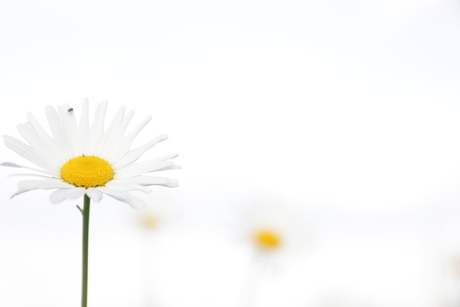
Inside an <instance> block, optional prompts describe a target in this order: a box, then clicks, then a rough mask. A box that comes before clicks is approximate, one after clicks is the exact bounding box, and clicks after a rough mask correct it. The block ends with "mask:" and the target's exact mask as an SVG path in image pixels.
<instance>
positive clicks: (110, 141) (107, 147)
mask: <svg viewBox="0 0 460 307" xmlns="http://www.w3.org/2000/svg"><path fill="white" fill-rule="evenodd" d="M124 114H125V108H124V107H121V108H120V109H119V110H118V112H117V114H116V115H115V117H114V118H113V120H112V122H111V123H110V125H109V128H107V131H106V133H105V134H104V137H103V139H102V146H101V149H100V151H99V152H98V156H99V157H101V158H103V159H106V160H107V155H109V154H110V153H112V152H113V149H114V143H116V142H119V141H120V138H121V137H123V135H120V134H119V131H120V125H121V123H122V121H123V117H124Z"/></svg>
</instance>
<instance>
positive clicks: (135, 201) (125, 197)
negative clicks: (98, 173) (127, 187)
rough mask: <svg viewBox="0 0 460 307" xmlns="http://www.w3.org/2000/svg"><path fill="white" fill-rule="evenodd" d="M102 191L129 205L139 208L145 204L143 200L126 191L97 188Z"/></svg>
mask: <svg viewBox="0 0 460 307" xmlns="http://www.w3.org/2000/svg"><path fill="white" fill-rule="evenodd" d="M97 189H98V190H99V191H101V192H102V193H104V194H106V195H108V196H110V197H112V198H114V199H116V200H119V201H122V202H125V203H127V204H129V205H130V206H131V207H133V208H136V209H140V208H144V207H145V206H146V204H145V202H144V201H143V200H141V199H140V198H138V197H135V196H133V195H131V194H129V193H127V192H119V191H113V190H110V189H108V188H106V187H98V188H97Z"/></svg>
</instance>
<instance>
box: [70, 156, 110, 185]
mask: <svg viewBox="0 0 460 307" xmlns="http://www.w3.org/2000/svg"><path fill="white" fill-rule="evenodd" d="M113 174H114V171H113V168H112V166H111V165H110V163H109V162H107V161H105V160H104V159H101V158H98V157H95V156H81V157H76V158H73V159H70V160H69V161H67V163H66V164H64V166H63V167H62V168H61V176H62V179H64V180H65V181H66V182H68V183H70V184H73V185H75V186H77V187H85V188H92V187H99V186H103V185H105V184H106V183H107V182H109V181H110V180H112V178H113Z"/></svg>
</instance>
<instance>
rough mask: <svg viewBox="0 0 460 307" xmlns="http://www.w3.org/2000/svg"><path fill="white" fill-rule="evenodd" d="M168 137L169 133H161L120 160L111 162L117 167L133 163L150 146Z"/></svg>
mask: <svg viewBox="0 0 460 307" xmlns="http://www.w3.org/2000/svg"><path fill="white" fill-rule="evenodd" d="M167 139H168V136H167V135H165V134H161V135H159V136H157V137H156V138H154V139H153V140H151V141H150V142H148V143H147V144H145V145H144V146H141V147H139V148H136V149H133V150H130V151H129V152H128V153H127V154H126V155H124V156H123V157H122V158H121V159H120V160H118V161H113V163H111V164H112V165H113V167H114V168H115V169H116V168H120V167H123V166H125V165H128V164H130V163H133V162H134V161H136V160H137V159H139V157H140V156H142V155H143V154H144V153H145V152H146V151H147V150H149V149H150V148H152V147H153V146H155V145H156V144H158V143H159V142H162V141H164V140H167ZM109 162H110V161H109Z"/></svg>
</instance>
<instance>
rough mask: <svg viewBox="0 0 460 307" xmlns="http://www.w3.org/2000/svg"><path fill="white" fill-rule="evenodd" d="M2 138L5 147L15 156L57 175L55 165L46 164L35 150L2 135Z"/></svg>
mask: <svg viewBox="0 0 460 307" xmlns="http://www.w3.org/2000/svg"><path fill="white" fill-rule="evenodd" d="M3 138H4V140H5V145H6V147H8V148H9V149H11V150H13V151H15V152H16V153H17V154H19V155H20V156H22V157H23V158H25V159H27V160H29V161H30V162H32V163H34V164H35V165H37V166H39V167H41V168H42V169H44V170H46V171H48V172H50V173H52V174H54V175H55V176H57V175H58V174H59V168H58V167H57V166H56V165H49V164H48V163H46V162H45V161H43V160H42V159H41V158H40V157H39V156H38V155H37V153H36V152H35V150H34V149H33V148H31V147H30V146H28V145H26V144H24V143H23V142H21V141H19V140H18V139H15V138H13V137H11V136H8V135H4V136H3Z"/></svg>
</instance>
